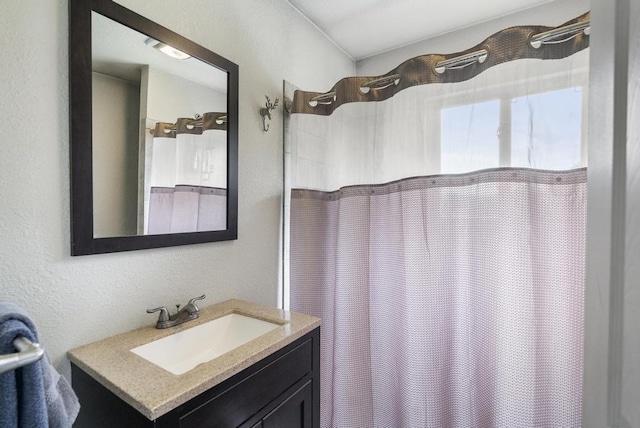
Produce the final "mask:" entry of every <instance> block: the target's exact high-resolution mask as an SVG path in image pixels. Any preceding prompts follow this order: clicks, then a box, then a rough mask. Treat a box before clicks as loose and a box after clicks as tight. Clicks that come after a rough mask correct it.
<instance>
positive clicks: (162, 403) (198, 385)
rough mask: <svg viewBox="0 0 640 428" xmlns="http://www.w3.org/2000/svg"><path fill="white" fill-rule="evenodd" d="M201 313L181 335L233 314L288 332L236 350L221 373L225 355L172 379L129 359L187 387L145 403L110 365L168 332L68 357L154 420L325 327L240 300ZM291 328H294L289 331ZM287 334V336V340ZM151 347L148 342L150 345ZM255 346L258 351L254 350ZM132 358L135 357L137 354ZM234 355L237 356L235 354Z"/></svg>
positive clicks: (96, 345)
mask: <svg viewBox="0 0 640 428" xmlns="http://www.w3.org/2000/svg"><path fill="white" fill-rule="evenodd" d="M202 312H205V313H206V316H204V317H202V318H203V319H202V320H198V322H197V323H195V322H194V323H193V324H191V325H190V324H189V323H186V324H185V326H184V327H183V328H182V329H187V328H189V327H191V326H192V325H193V326H195V325H198V324H202V323H205V322H208V321H210V320H212V319H216V318H218V317H220V316H224V315H225V314H228V313H232V312H238V313H244V314H248V315H252V316H255V317H257V318H263V319H266V320H269V319H274V320H275V319H279V320H280V322H281V323H282V325H283V328H282V330H284V331H285V333H283V332H282V331H281V332H279V333H278V334H273V337H274V338H276V337H277V339H271V340H269V341H268V343H266V344H264V345H261V344H259V342H261V341H260V339H261V338H257V339H254V340H253V341H251V342H249V343H247V344H245V345H242V346H241V347H239V348H237V350H234V351H232V352H234V353H235V355H232V356H227V357H226V359H227V360H229V361H231V363H230V364H227V365H225V368H224V369H222V370H217V367H216V366H215V365H214V364H213V363H214V362H215V361H216V360H220V359H221V358H222V357H223V356H225V355H226V354H225V355H223V356H221V357H218V358H216V359H214V360H212V361H209V362H208V363H204V364H202V365H201V366H204V368H203V369H200V366H199V367H196V368H195V369H193V370H192V371H190V372H187V373H185V374H184V375H179V376H176V375H171V374H170V373H168V372H165V371H164V370H163V369H161V368H159V367H156V366H155V365H154V364H152V363H150V362H147V361H144V360H142V359H141V358H140V357H137V356H135V357H131V356H129V355H128V353H127V357H126V358H128V359H130V360H131V361H133V363H135V364H134V365H136V366H139V367H142V368H144V369H146V370H147V371H150V372H151V373H154V372H155V374H157V375H158V377H164V378H165V379H164V380H165V383H167V382H168V383H171V384H174V383H175V384H178V385H179V386H182V387H181V388H177V391H176V392H175V393H172V392H171V391H165V392H157V391H155V392H151V393H150V394H151V395H150V396H144V397H141V395H143V394H140V391H135V390H132V391H127V388H128V386H130V385H127V384H131V382H128V381H122V380H120V382H118V381H117V380H116V381H112V380H111V379H109V377H110V376H109V373H110V372H111V373H118V374H120V372H121V368H122V367H119V366H117V362H118V361H116V365H115V366H114V363H113V361H111V360H110V357H111V358H113V359H116V360H117V358H118V357H119V356H120V355H119V353H120V354H122V353H123V350H125V349H126V350H128V349H131V346H132V345H131V343H132V339H133V338H135V337H136V334H138V335H140V336H143V337H145V336H146V337H149V336H150V335H153V336H158V337H157V338H160V337H164V336H167V335H170V334H172V333H171V332H170V331H169V332H167V331H162V330H156V329H151V328H148V327H144V328H141V329H136V330H132V331H130V332H126V333H122V334H118V335H115V336H111V337H108V338H105V339H102V340H98V341H96V342H93V343H90V344H87V345H83V346H80V347H77V348H74V349H71V350H69V351H68V352H67V356H68V358H69V360H70V361H71V362H73V363H74V364H75V365H76V366H78V368H80V369H82V370H83V371H85V372H86V373H87V374H89V375H90V376H91V377H92V378H94V379H95V380H96V381H97V382H99V383H100V384H101V385H103V386H104V387H105V388H107V389H108V390H109V391H111V392H112V393H113V394H115V395H116V396H117V397H119V398H120V399H122V400H123V401H124V402H126V403H127V404H129V405H130V406H131V407H133V408H134V409H136V410H137V411H138V412H140V413H141V414H142V415H144V416H145V417H146V418H148V419H149V420H155V419H158V418H159V417H161V416H163V415H165V414H166V413H168V412H170V411H172V410H173V409H175V408H177V407H178V406H180V405H182V404H184V403H186V402H187V401H189V400H190V399H192V398H194V397H196V396H198V395H199V394H201V393H203V392H205V391H207V390H209V389H211V388H213V387H215V386H216V385H218V384H220V383H222V382H224V381H225V380H227V379H229V378H231V377H232V376H234V375H235V374H237V373H239V372H241V371H242V370H244V369H246V368H248V367H250V366H252V365H253V364H255V363H257V362H258V361H260V360H262V359H264V358H266V357H268V356H269V355H271V354H273V353H275V352H277V351H278V350H280V349H282V348H284V347H285V346H287V345H289V344H290V343H292V342H294V341H295V340H297V339H299V338H300V337H302V336H304V335H305V334H307V333H309V332H311V331H313V330H314V329H316V328H317V327H319V326H320V324H321V321H320V319H319V318H317V317H313V316H310V315H305V314H299V313H296V312H289V311H284V310H282V309H277V308H271V307H267V306H262V305H257V304H254V303H249V302H244V301H241V300H237V299H233V300H228V301H225V302H222V303H218V304H215V305H211V306H208V307H204V308H202ZM287 324H289V325H288V326H287ZM285 326H286V328H285ZM294 327H295V328H294ZM289 328H294V329H293V330H291V331H288V332H287V331H286V330H288V329H289ZM177 331H179V330H177ZM177 331H174V332H177ZM283 334H284V336H282V335H283ZM269 335H270V333H267V334H266V335H264V336H263V338H264V337H266V338H267V339H269V337H270V336H269ZM157 338H156V337H154V338H152V339H151V340H156V339H157ZM119 341H123V342H124V344H123V345H120V344H119ZM146 341H147V342H148V341H150V340H146ZM114 343H117V344H118V346H117V348H118V349H115V350H113V349H109V351H110V355H106V356H105V352H102V351H101V347H105V346H106V347H114V346H113V344H114ZM143 343H144V342H143ZM256 346H259V347H258V348H255V347H256ZM131 354H132V355H133V353H131ZM229 354H232V353H231V352H230V353H229ZM240 356H242V358H239V357H240ZM101 358H102V359H101ZM131 358H134V359H131ZM135 358H137V359H135ZM103 360H104V361H103ZM207 366H213V367H209V368H211V370H209V371H207V372H205V370H208V369H207ZM114 370H116V371H114ZM198 370H199V373H200V376H205V375H206V376H208V377H204V378H196V377H195V376H196V375H197V371H198ZM142 375H144V373H143V374H141V376H142ZM114 377H115V376H114ZM125 378H126V376H125ZM120 383H124V385H120ZM154 389H155V388H154ZM147 393H149V391H147ZM154 393H155V394H156V395H155V396H154V395H152V394H154ZM145 401H146V402H145Z"/></svg>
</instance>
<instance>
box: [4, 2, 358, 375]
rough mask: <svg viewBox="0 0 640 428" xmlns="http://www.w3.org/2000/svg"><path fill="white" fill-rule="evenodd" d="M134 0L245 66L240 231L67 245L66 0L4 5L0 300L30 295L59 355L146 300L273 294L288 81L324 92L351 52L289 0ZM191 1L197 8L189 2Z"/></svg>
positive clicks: (129, 315)
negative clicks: (266, 121)
mask: <svg viewBox="0 0 640 428" xmlns="http://www.w3.org/2000/svg"><path fill="white" fill-rule="evenodd" d="M122 3H124V4H125V6H127V7H130V8H132V9H134V10H136V11H137V12H139V13H142V14H144V15H146V16H148V17H149V18H150V19H152V20H154V21H156V22H158V23H160V24H162V25H164V26H166V27H168V28H170V29H172V30H174V31H176V32H178V33H181V34H182V35H184V36H186V37H189V38H191V39H193V40H194V41H196V42H197V43H199V44H202V45H204V46H205V47H208V48H210V49H212V50H214V51H216V52H218V53H219V54H221V55H223V56H224V57H226V58H228V59H230V60H231V61H234V62H235V63H237V64H238V65H239V66H240V130H239V140H240V142H239V145H240V147H239V163H240V165H239V166H240V176H239V182H240V189H239V212H240V213H239V230H238V236H239V238H238V240H237V241H231V242H222V243H209V244H201V245H191V246H186V247H174V248H164V249H156V250H144V251H132V252H126V253H117V254H104V255H96V256H83V257H71V256H69V254H70V252H69V246H70V244H69V239H70V238H69V131H68V128H69V121H68V103H69V98H68V77H67V76H68V72H67V69H68V66H67V62H68V48H67V44H68V15H67V2H66V1H65V0H54V1H45V2H43V1H38V0H27V1H21V2H3V7H2V13H1V14H0V40H2V41H3V43H2V46H3V47H2V51H3V52H2V53H3V58H2V62H1V65H0V75H1V77H2V78H1V79H0V117H2V122H3V124H4V127H3V135H2V137H0V138H1V139H2V140H1V141H0V199H1V202H0V298H1V299H6V300H11V301H13V302H15V303H18V304H20V305H22V306H24V307H25V308H26V309H27V311H28V312H29V313H30V314H31V315H32V317H33V318H34V320H35V322H36V324H37V325H38V326H39V329H40V336H41V339H42V341H43V343H44V344H45V345H46V347H47V349H48V351H49V353H50V355H51V357H52V359H53V361H54V363H55V364H60V363H62V364H61V368H62V369H64V370H66V366H67V364H66V363H65V359H64V354H65V352H66V351H67V350H68V349H70V348H72V347H75V346H78V345H81V344H83V343H87V342H90V341H94V340H97V339H100V338H103V337H106V336H110V335H113V334H116V333H120V332H123V331H127V330H130V329H133V328H136V327H140V326H143V325H150V324H152V323H153V322H154V316H153V315H148V314H146V313H145V309H146V308H149V307H154V306H159V305H171V304H174V303H185V301H186V299H187V298H189V297H193V296H197V295H199V294H202V293H206V294H207V300H206V301H205V303H204V304H205V305H209V304H212V303H215V302H219V301H222V300H226V299H229V298H232V297H233V298H240V299H245V300H248V301H252V302H256V303H261V304H267V305H276V304H277V296H278V291H277V290H278V275H279V265H280V262H279V244H280V242H279V241H280V239H279V232H280V212H281V208H280V206H281V194H282V169H283V167H282V124H281V120H282V112H281V111H278V112H277V113H276V115H275V117H274V120H273V121H272V123H271V130H270V131H269V132H268V133H263V131H262V129H261V119H260V116H259V115H258V108H259V107H261V106H262V105H264V101H265V100H264V95H265V94H267V95H269V96H270V97H271V98H272V99H273V98H274V97H276V96H281V92H282V80H283V79H287V80H289V81H291V82H293V83H295V84H297V85H299V86H302V87H305V88H319V89H320V90H324V89H325V88H329V87H331V85H332V84H333V82H335V81H336V80H338V79H339V78H340V77H342V76H345V75H350V74H353V72H354V66H353V62H352V61H351V59H349V58H348V57H346V56H345V55H344V54H342V53H341V52H340V51H339V50H338V49H336V48H335V47H334V45H333V44H331V43H330V42H329V41H327V40H326V39H325V38H324V36H322V35H321V34H320V33H319V32H318V31H317V30H316V29H314V28H313V27H312V26H311V25H309V24H308V22H307V21H306V20H305V19H304V18H302V17H301V16H300V15H299V14H298V13H297V12H295V11H294V10H293V9H291V8H290V7H289V5H288V4H287V3H286V2H284V1H282V0H242V1H224V0H206V1H205V0H199V1H195V0H194V1H189V2H181V1H178V0H163V1H158V2H149V1H145V0H127V1H126V2H124V1H123V2H122ZM186 4H188V9H182V7H183V6H184V5H186Z"/></svg>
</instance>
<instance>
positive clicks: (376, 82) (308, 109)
mask: <svg viewBox="0 0 640 428" xmlns="http://www.w3.org/2000/svg"><path fill="white" fill-rule="evenodd" d="M588 25H589V12H587V13H585V14H584V15H581V16H579V17H577V18H574V19H572V20H571V21H568V22H566V23H564V24H563V25H560V26H558V27H545V26H539V25H535V26H518V27H511V28H507V29H504V30H502V31H499V32H498V33H495V34H493V35H492V36H489V37H488V38H487V39H486V40H484V41H483V42H482V43H480V44H478V45H476V46H474V47H472V48H471V49H468V50H466V51H463V52H458V53H453V54H447V55H442V54H428V55H421V56H417V57H414V58H411V59H409V60H407V61H405V62H403V63H402V64H400V65H399V66H398V67H396V68H395V69H393V70H391V71H390V72H388V73H386V74H384V75H382V76H357V77H346V78H344V79H341V80H340V81H338V82H337V83H336V84H335V85H334V86H333V87H332V88H331V89H330V90H329V91H328V92H325V93H322V92H310V91H295V94H294V99H293V103H292V106H291V112H292V113H306V114H317V115H323V116H328V115H330V114H332V113H333V112H334V111H335V109H337V108H338V107H340V106H341V105H342V104H346V103H352V102H366V101H383V100H386V99H388V98H391V97H393V96H394V95H395V94H397V93H398V92H400V91H402V90H403V89H406V88H409V87H411V86H417V85H426V84H429V83H455V82H461V81H464V80H468V79H471V78H472V77H474V76H477V75H478V74H480V73H482V72H483V71H484V70H486V69H488V68H490V67H493V66H495V65H498V64H502V63H504V62H508V61H514V60H518V59H525V58H532V59H542V60H546V59H560V58H565V57H568V56H570V55H572V54H574V53H576V52H579V51H581V50H583V49H585V48H587V47H589V35H588V29H589V27H588ZM556 30H557V32H558V33H560V35H557V34H556ZM541 38H542V39H545V40H546V41H543V42H542V43H541V42H540V39H541ZM451 62H453V64H450V63H451Z"/></svg>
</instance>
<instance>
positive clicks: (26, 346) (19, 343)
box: [0, 337, 44, 374]
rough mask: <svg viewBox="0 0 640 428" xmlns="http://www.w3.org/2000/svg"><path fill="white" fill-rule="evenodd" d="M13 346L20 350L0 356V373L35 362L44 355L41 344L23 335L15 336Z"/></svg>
mask: <svg viewBox="0 0 640 428" xmlns="http://www.w3.org/2000/svg"><path fill="white" fill-rule="evenodd" d="M13 346H15V347H16V349H17V350H18V351H20V352H16V353H14V354H9V355H2V356H0V374H2V373H5V372H8V371H10V370H14V369H17V368H20V367H22V366H26V365H27V364H31V363H35V362H36V361H38V360H39V359H40V358H42V356H43V355H44V349H43V348H42V346H40V345H39V344H38V343H32V342H31V341H30V340H28V339H26V338H24V337H17V338H16V339H15V340H14V341H13Z"/></svg>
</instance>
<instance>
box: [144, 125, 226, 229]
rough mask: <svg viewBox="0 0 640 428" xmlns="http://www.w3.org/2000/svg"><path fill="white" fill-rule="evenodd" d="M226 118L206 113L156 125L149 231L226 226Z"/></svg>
mask: <svg viewBox="0 0 640 428" xmlns="http://www.w3.org/2000/svg"><path fill="white" fill-rule="evenodd" d="M221 117H222V119H221ZM225 118H226V113H205V114H204V115H203V116H202V118H198V119H178V121H177V122H176V123H175V124H172V123H164V122H159V123H157V124H156V126H155V129H154V133H153V140H152V142H151V145H150V148H149V149H148V150H147V151H148V158H147V159H146V162H147V164H148V167H147V168H146V169H147V170H148V172H147V175H148V177H147V179H146V180H145V188H144V192H145V197H144V200H145V202H146V203H145V219H146V221H145V222H144V224H145V228H144V232H145V234H161V233H180V232H197V231H203V230H222V229H226V227H227V226H226V218H227V189H226V187H227V155H226V150H227V131H226V121H225V120H224V119H225Z"/></svg>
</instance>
